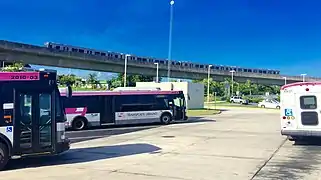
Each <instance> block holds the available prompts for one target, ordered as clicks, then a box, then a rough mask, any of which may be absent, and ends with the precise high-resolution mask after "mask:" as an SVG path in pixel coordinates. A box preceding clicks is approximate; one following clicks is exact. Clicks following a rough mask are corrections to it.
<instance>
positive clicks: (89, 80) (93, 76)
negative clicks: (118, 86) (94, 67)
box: [87, 73, 99, 89]
mask: <svg viewBox="0 0 321 180" xmlns="http://www.w3.org/2000/svg"><path fill="white" fill-rule="evenodd" d="M87 83H88V84H90V85H91V86H92V88H93V89H96V88H97V84H98V83H99V82H98V77H97V74H96V73H90V74H89V75H88V78H87Z"/></svg>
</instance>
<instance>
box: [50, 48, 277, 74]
mask: <svg viewBox="0 0 321 180" xmlns="http://www.w3.org/2000/svg"><path fill="white" fill-rule="evenodd" d="M45 46H46V47H47V48H49V49H55V50H59V51H69V52H78V53H85V54H91V55H97V56H106V57H108V58H110V59H122V60H125V55H126V54H124V53H118V52H110V51H100V50H95V49H90V48H82V47H77V46H71V45H66V44H60V43H53V42H46V43H45ZM128 61H136V62H143V63H159V64H163V65H167V63H168V60H166V59H159V58H152V57H142V56H135V55H131V56H129V57H128ZM171 63H172V65H174V66H182V67H187V68H193V69H194V68H195V69H206V70H207V68H208V64H200V63H192V62H186V61H173V60H172V61H171ZM211 69H213V70H217V71H231V70H234V71H236V72H245V73H254V74H274V75H278V74H280V71H279V70H273V69H257V68H255V69H254V68H241V67H236V66H224V65H213V66H211Z"/></svg>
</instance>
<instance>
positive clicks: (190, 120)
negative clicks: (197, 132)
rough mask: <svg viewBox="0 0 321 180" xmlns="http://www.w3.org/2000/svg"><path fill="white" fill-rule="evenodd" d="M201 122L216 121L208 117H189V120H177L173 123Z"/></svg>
mask: <svg viewBox="0 0 321 180" xmlns="http://www.w3.org/2000/svg"><path fill="white" fill-rule="evenodd" d="M201 122H216V120H214V119H207V118H206V117H189V118H188V120H187V121H175V122H174V123H173V124H189V123H201Z"/></svg>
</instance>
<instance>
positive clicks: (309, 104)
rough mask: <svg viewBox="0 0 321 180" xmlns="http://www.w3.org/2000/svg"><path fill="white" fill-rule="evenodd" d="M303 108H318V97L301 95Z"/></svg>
mask: <svg viewBox="0 0 321 180" xmlns="http://www.w3.org/2000/svg"><path fill="white" fill-rule="evenodd" d="M300 107H301V109H316V108H317V97H315V96H301V97H300Z"/></svg>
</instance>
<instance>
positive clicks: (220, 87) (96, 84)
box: [2, 63, 280, 97]
mask: <svg viewBox="0 0 321 180" xmlns="http://www.w3.org/2000/svg"><path fill="white" fill-rule="evenodd" d="M23 66H24V64H22V63H13V64H12V65H8V66H6V67H4V68H2V71H11V72H12V71H19V70H20V69H21V68H23ZM153 80H154V77H153V76H146V75H141V74H138V75H132V74H128V75H127V77H126V86H128V87H134V86H136V82H151V81H153ZM159 81H161V78H159ZM193 82H197V83H203V84H204V94H205V95H207V84H208V79H203V80H193ZM58 83H59V84H60V85H63V86H65V85H67V84H69V85H72V86H75V87H81V86H84V85H86V84H90V85H91V88H93V89H97V88H106V86H107V85H106V84H108V87H109V89H113V88H117V87H122V86H123V85H124V74H123V73H118V74H117V75H116V76H114V77H112V78H111V79H109V80H107V81H106V84H105V85H103V84H101V83H100V81H99V80H98V75H97V74H96V73H91V74H89V75H88V76H87V78H85V80H83V78H81V77H78V76H76V75H74V74H62V75H58ZM209 84H210V86H209V93H210V95H213V94H214V93H215V92H216V95H217V96H221V97H223V96H225V97H227V96H228V95H231V94H229V92H231V85H232V81H231V78H225V81H224V82H218V81H213V79H209ZM104 86H105V87H104ZM233 92H234V93H233V94H235V93H236V92H239V93H240V94H242V95H264V94H265V92H269V93H270V94H279V92H280V86H267V85H262V84H255V83H252V82H251V81H250V80H247V81H246V82H245V83H238V82H236V81H233Z"/></svg>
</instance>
